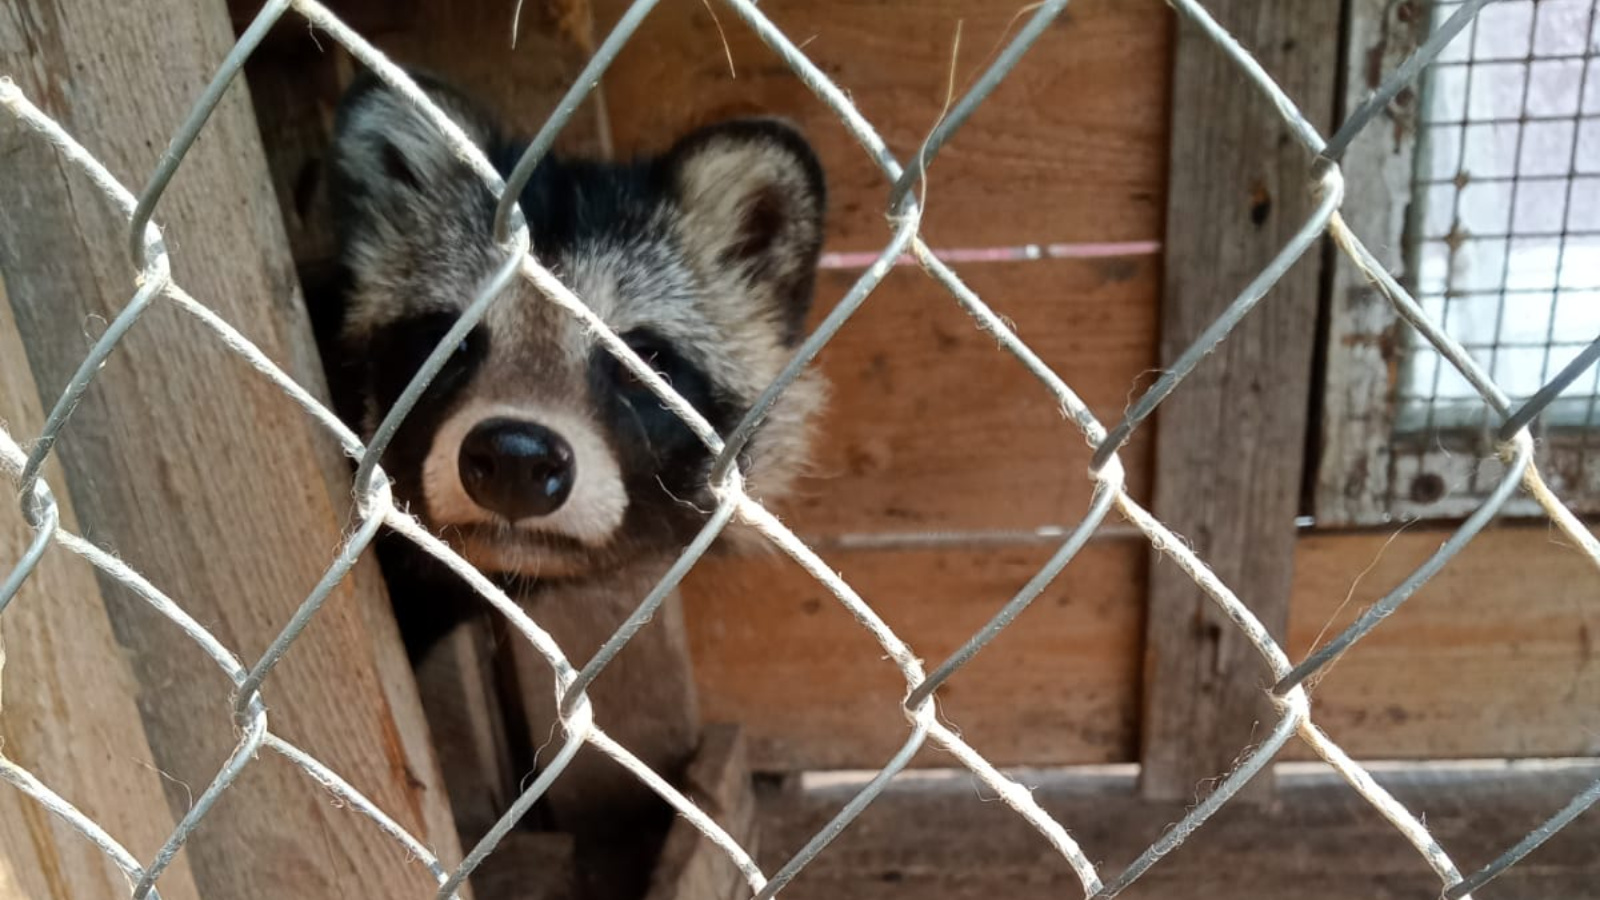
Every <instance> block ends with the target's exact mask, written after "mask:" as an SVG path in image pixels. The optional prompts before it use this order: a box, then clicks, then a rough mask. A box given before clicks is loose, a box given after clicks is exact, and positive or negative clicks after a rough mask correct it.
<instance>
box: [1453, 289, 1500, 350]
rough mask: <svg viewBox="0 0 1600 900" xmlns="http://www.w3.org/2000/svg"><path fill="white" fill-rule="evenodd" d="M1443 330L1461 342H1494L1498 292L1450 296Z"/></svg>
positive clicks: (1497, 314)
mask: <svg viewBox="0 0 1600 900" xmlns="http://www.w3.org/2000/svg"><path fill="white" fill-rule="evenodd" d="M1445 316H1446V319H1445V331H1446V333H1447V334H1449V335H1450V336H1451V337H1453V338H1455V339H1456V340H1458V341H1460V342H1461V343H1463V344H1469V345H1483V344H1492V343H1494V335H1495V326H1496V324H1497V320H1498V319H1499V316H1500V295H1499V294H1471V295H1468V296H1465V297H1452V298H1450V301H1449V309H1447V310H1446V312H1445Z"/></svg>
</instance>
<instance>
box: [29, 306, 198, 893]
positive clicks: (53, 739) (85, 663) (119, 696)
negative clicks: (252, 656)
mask: <svg viewBox="0 0 1600 900" xmlns="http://www.w3.org/2000/svg"><path fill="white" fill-rule="evenodd" d="M0 423H4V428H5V429H6V430H7V431H9V432H10V434H11V437H12V438H13V439H14V440H17V441H19V442H25V441H27V440H28V439H29V438H30V437H31V436H33V435H36V434H38V432H39V429H40V428H41V427H43V425H44V410H43V409H42V408H41V407H40V405H39V394H38V392H37V389H36V388H35V386H34V383H33V373H32V372H30V371H28V358H27V356H26V354H25V353H24V351H23V347H22V341H21V337H20V336H19V335H18V334H17V328H16V322H15V321H13V319H12V316H11V304H10V303H9V302H8V301H7V299H6V294H5V286H4V284H3V283H0ZM0 468H3V467H0ZM45 477H46V479H47V480H48V481H49V483H51V484H52V485H57V486H59V485H62V484H64V482H63V480H62V477H61V471H60V466H59V465H56V464H51V465H50V466H49V467H48V468H47V469H46V472H45ZM4 483H5V484H6V485H7V487H8V490H7V491H6V498H7V500H8V501H11V500H14V499H15V497H16V492H15V490H12V489H10V488H12V486H13V482H12V481H11V480H10V479H9V478H6V479H4ZM64 494H65V492H63V495H61V496H58V497H57V498H56V503H57V505H58V506H59V508H60V511H61V522H62V525H63V526H64V527H66V528H68V529H69V530H74V531H75V530H77V519H76V517H75V516H74V515H73V512H72V502H71V499H70V498H68V497H66V496H64ZM32 538H33V530H32V529H31V528H29V527H28V526H27V524H26V523H25V522H24V521H23V519H22V515H21V512H20V511H19V510H18V508H17V506H16V504H15V503H12V502H7V503H6V504H4V506H3V507H0V571H4V572H6V573H9V572H10V566H11V565H12V564H13V563H14V562H15V561H16V560H17V559H19V558H21V556H22V553H23V550H24V548H26V547H27V545H28V543H29V542H30V541H31V540H32ZM0 677H3V681H4V692H3V694H0V747H3V748H4V751H5V756H6V757H7V758H8V759H10V760H12V761H14V762H16V763H18V764H19V765H21V766H22V767H23V768H25V769H28V770H29V771H31V772H32V773H33V774H34V775H35V776H37V777H38V778H39V779H40V780H41V781H43V782H44V783H45V784H46V785H48V786H49V787H50V788H51V789H52V790H54V791H55V792H56V793H57V794H59V795H61V796H62V797H63V798H65V799H66V800H67V801H68V802H69V803H72V804H73V805H74V806H77V807H78V809H79V810H81V811H82V812H83V813H84V814H85V815H87V816H89V817H90V818H92V819H94V820H95V821H96V822H98V823H100V824H101V826H102V827H104V828H105V830H106V831H107V832H108V833H109V834H111V835H112V836H113V837H115V838H116V839H117V840H118V841H119V842H121V843H122V845H123V846H124V847H126V848H127V849H128V851H129V852H130V853H133V854H134V855H135V856H136V857H137V858H139V859H140V860H141V861H148V860H150V859H153V858H154V857H155V853H156V851H157V850H158V849H160V847H161V844H162V842H163V841H165V840H166V838H167V835H168V834H169V833H171V831H172V828H173V826H174V825H176V824H177V819H176V818H174V817H173V816H171V815H167V814H165V812H166V810H165V804H166V800H165V798H164V797H163V796H162V789H161V775H160V774H159V773H158V772H157V771H156V767H155V760H154V757H153V756H152V755H151V753H150V745H149V743H148V742H147V741H146V740H145V734H144V724H143V723H142V722H141V721H140V719H139V707H138V693H139V685H138V683H137V682H135V681H134V679H133V677H132V673H131V672H130V671H129V670H128V668H127V666H126V663H125V661H124V659H123V656H122V651H121V648H119V647H118V646H117V641H116V637H115V636H114V635H113V634H112V632H111V622H110V620H109V619H108V618H107V617H106V610H105V607H104V605H102V603H101V602H100V590H99V587H98V586H97V585H96V584H95V580H94V575H93V573H92V571H91V570H90V569H89V567H88V565H87V564H86V563H82V562H79V561H77V560H76V558H75V557H72V556H69V555H68V554H67V553H66V552H65V551H63V550H61V549H60V548H52V549H51V550H50V551H48V552H47V553H46V554H45V557H44V559H43V560H41V561H40V563H39V567H38V568H37V569H35V570H34V573H33V575H32V576H31V577H30V578H29V580H28V581H27V583H26V584H25V585H24V587H23V589H22V591H21V592H20V593H19V594H18V595H17V597H16V598H14V599H13V601H12V603H11V605H10V606H9V607H8V608H7V610H6V614H5V617H4V619H0ZM0 873H4V874H0V898H4V900H24V898H30V897H50V898H56V900H89V898H101V897H111V896H118V895H120V894H122V893H125V892H126V891H127V878H126V876H124V875H123V873H122V871H121V870H120V869H118V868H116V867H115V866H113V865H111V864H110V862H109V861H108V860H107V859H106V857H105V856H104V855H102V854H101V853H100V851H98V850H96V849H94V848H93V847H92V846H90V844H89V843H88V841H87V840H85V839H84V838H83V837H82V836H81V835H79V834H78V833H77V832H76V831H73V830H72V829H71V828H69V827H67V826H66V825H65V824H63V823H62V822H61V821H60V820H58V819H56V818H55V817H54V816H52V815H50V814H49V813H48V812H46V811H45V809H44V807H42V806H40V805H39V804H38V803H36V802H34V801H33V800H32V799H30V798H28V797H27V796H25V795H24V794H22V792H20V791H18V790H15V789H13V788H12V787H10V786H9V785H0ZM161 896H163V897H166V898H172V900H196V898H198V896H199V895H198V894H197V893H196V891H195V885H194V877H193V874H192V873H191V872H190V871H189V861H188V858H187V857H181V856H180V857H179V858H178V859H177V860H175V861H174V863H173V867H172V869H171V871H169V872H168V874H167V876H166V877H165V878H163V879H162V881H161Z"/></svg>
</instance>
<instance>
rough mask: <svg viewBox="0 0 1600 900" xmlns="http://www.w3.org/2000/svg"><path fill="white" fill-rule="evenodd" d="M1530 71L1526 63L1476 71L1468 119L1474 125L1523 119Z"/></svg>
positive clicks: (1485, 67) (1475, 68)
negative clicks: (1524, 82)
mask: <svg viewBox="0 0 1600 900" xmlns="http://www.w3.org/2000/svg"><path fill="white" fill-rule="evenodd" d="M1527 70H1528V67H1527V66H1525V65H1523V64H1522V63H1490V64H1487V65H1476V66H1473V67H1472V89H1471V90H1470V91H1469V92H1468V97H1467V118H1468V119H1469V120H1470V121H1473V122H1486V121H1490V120H1499V119H1516V118H1518V117H1519V116H1521V115H1522V92H1523V90H1524V84H1523V81H1524V79H1525V78H1526V77H1527Z"/></svg>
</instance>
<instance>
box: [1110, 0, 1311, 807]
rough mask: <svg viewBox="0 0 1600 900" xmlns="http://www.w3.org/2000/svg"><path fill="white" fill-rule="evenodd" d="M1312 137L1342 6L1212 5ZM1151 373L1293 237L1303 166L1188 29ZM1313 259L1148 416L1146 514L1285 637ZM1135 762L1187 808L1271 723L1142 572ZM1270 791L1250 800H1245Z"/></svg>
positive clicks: (1236, 642)
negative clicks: (1150, 451)
mask: <svg viewBox="0 0 1600 900" xmlns="http://www.w3.org/2000/svg"><path fill="white" fill-rule="evenodd" d="M1207 8H1208V9H1209V10H1210V12H1211V13H1212V15H1213V16H1215V17H1216V18H1217V19H1218V21H1220V22H1221V23H1222V25H1223V26H1224V27H1226V28H1228V29H1230V30H1231V31H1232V32H1233V33H1234V34H1235V35H1236V36H1237V37H1238V38H1239V40H1240V42H1241V43H1243V44H1244V46H1245V47H1246V48H1248V49H1249V50H1250V51H1251V52H1253V53H1255V54H1256V55H1257V57H1258V59H1259V60H1260V61H1261V64H1262V65H1263V66H1264V67H1265V69H1266V70H1267V72H1269V73H1270V74H1271V75H1272V76H1273V77H1274V78H1276V79H1277V80H1278V82H1279V84H1281V85H1282V86H1283V88H1284V90H1285V91H1286V92H1287V93H1288V94H1289V96H1290V97H1291V98H1293V99H1294V100H1295V102H1296V103H1298V104H1299V105H1300V107H1301V109H1302V110H1303V111H1304V112H1305V114H1306V115H1307V116H1308V117H1309V118H1310V120H1311V121H1312V122H1313V123H1314V124H1316V125H1318V126H1319V127H1323V128H1325V127H1326V124H1327V121H1328V119H1329V116H1330V114H1331V111H1332V107H1333V89H1334V73H1335V69H1336V61H1337V59H1338V49H1339V48H1338V40H1337V33H1338V32H1337V25H1338V20H1339V8H1338V5H1337V4H1331V3H1314V4H1308V5H1295V6H1292V7H1291V6H1289V5H1285V4H1279V3H1263V2H1258V0H1227V2H1220V3H1213V4H1210V5H1209V6H1208V7H1207ZM1172 72H1173V84H1174V85H1175V88H1174V95H1173V98H1172V143H1171V147H1170V151H1169V152H1170V162H1171V168H1170V173H1171V181H1170V187H1169V194H1168V209H1167V240H1166V287H1165V291H1164V292H1163V299H1162V304H1161V331H1162V338H1161V359H1162V360H1163V362H1164V363H1170V362H1171V361H1172V360H1174V359H1176V358H1177V357H1178V355H1179V354H1180V353H1182V352H1183V350H1184V349H1185V348H1186V347H1187V346H1188V345H1189V344H1190V343H1191V342H1192V341H1193V340H1194V339H1195V338H1196V337H1198V336H1199V334H1200V333H1201V332H1202V331H1203V330H1204V329H1205V328H1206V327H1207V326H1208V325H1210V324H1211V322H1212V320H1213V319H1214V318H1215V317H1216V316H1217V315H1218V314H1219V313H1220V312H1221V311H1222V310H1223V309H1224V308H1225V307H1226V306H1227V304H1229V303H1230V302H1232V300H1233V298H1234V297H1235V295H1237V293H1238V292H1239V291H1240V290H1242V289H1243V288H1244V286H1245V285H1246V284H1247V283H1249V281H1250V280H1251V279H1252V278H1254V277H1255V276H1256V274H1257V273H1259V272H1260V270H1261V269H1262V268H1263V267H1264V266H1265V265H1266V264H1267V263H1268V261H1269V260H1271V259H1272V257H1273V256H1274V255H1276V254H1277V253H1278V252H1279V251H1280V250H1281V249H1282V247H1283V245H1284V244H1285V243H1286V242H1287V241H1288V240H1289V238H1290V236H1291V235H1292V234H1293V233H1294V232H1295V231H1296V230H1298V229H1299V228H1300V227H1301V225H1302V224H1303V223H1304V221H1305V220H1306V218H1307V217H1308V215H1309V214H1310V212H1311V210H1312V208H1313V206H1314V198H1313V197H1312V195H1311V192H1310V190H1309V184H1310V174H1309V173H1310V159H1309V155H1308V154H1307V152H1306V151H1305V150H1304V148H1302V147H1300V146H1299V145H1298V143H1296V141H1295V139H1294V138H1293V137H1292V136H1291V135H1290V133H1289V131H1288V128H1287V126H1286V125H1285V124H1284V123H1283V121H1282V119H1281V118H1280V117H1279V116H1278V114H1277V112H1276V111H1275V110H1274V109H1273V108H1272V106H1271V104H1270V103H1269V102H1267V101H1266V100H1265V99H1263V98H1261V97H1260V96H1259V94H1257V92H1256V90H1255V88H1254V87H1252V86H1251V85H1250V83H1249V82H1248V81H1247V79H1246V78H1245V76H1244V75H1243V73H1242V72H1241V70H1240V69H1239V66H1238V65H1237V64H1236V63H1234V62H1233V61H1231V60H1229V59H1228V58H1227V57H1226V56H1225V55H1224V54H1223V53H1222V51H1221V50H1220V49H1219V48H1218V47H1217V46H1216V44H1215V43H1214V42H1213V41H1212V40H1211V39H1210V38H1208V37H1206V36H1205V35H1203V34H1202V33H1200V31H1199V30H1198V29H1197V28H1195V27H1194V26H1192V25H1188V24H1185V25H1183V26H1182V27H1180V28H1179V32H1178V39H1177V45H1176V51H1175V55H1174V59H1173V63H1172ZM1319 261H1320V254H1319V253H1318V252H1317V250H1316V249H1315V248H1313V250H1312V251H1311V252H1310V253H1309V254H1307V258H1306V259H1303V260H1302V261H1301V262H1300V264H1299V265H1297V266H1296V267H1295V268H1294V269H1293V270H1291V271H1290V272H1289V273H1288V275H1287V276H1286V277H1285V278H1284V279H1283V280H1282V281H1281V282H1280V283H1279V284H1278V286H1277V287H1276V288H1275V289H1274V290H1273V292H1272V293H1271V294H1269V295H1268V296H1267V297H1266V299H1265V300H1264V301H1263V302H1262V304H1261V306H1260V307H1258V308H1257V309H1256V310H1255V311H1254V312H1253V313H1252V314H1251V315H1250V316H1249V317H1248V318H1247V319H1246V320H1245V321H1244V322H1243V323H1241V324H1240V325H1239V327H1238V328H1236V329H1235V330H1234V332H1233V334H1232V335H1231V336H1230V337H1229V338H1228V339H1227V341H1226V342H1224V343H1223V345H1222V346H1221V347H1220V348H1219V349H1217V350H1216V351H1215V352H1214V353H1213V354H1211V355H1210V356H1208V357H1207V358H1206V359H1205V360H1204V361H1203V362H1202V363H1201V365H1200V367H1199V368H1198V369H1197V370H1196V371H1195V372H1194V373H1193V374H1192V375H1190V376H1189V378H1188V379H1187V380H1186V381H1185V382H1184V384H1183V385H1182V386H1181V387H1180V388H1179V389H1178V390H1177V392H1176V393H1174V394H1173V395H1172V396H1171V397H1170V398H1169V399H1168V400H1167V402H1166V403H1165V404H1163V405H1162V407H1161V408H1160V409H1159V410H1158V412H1157V413H1156V421H1155V423H1154V425H1155V427H1156V429H1157V437H1156V451H1155V456H1156V462H1155V501H1154V512H1155V514H1156V515H1157V517H1159V518H1160V519H1162V520H1163V521H1164V522H1166V523H1167V524H1168V525H1169V526H1170V527H1171V528H1172V529H1173V530H1174V531H1176V532H1177V533H1178V534H1180V535H1183V536H1185V537H1186V538H1188V539H1189V540H1190V541H1192V543H1193V546H1194V549H1195V550H1196V551H1198V552H1199V554H1200V556H1201V558H1202V559H1205V560H1206V561H1207V562H1208V563H1210V564H1211V566H1212V567H1213V569H1214V570H1215V571H1216V573H1217V574H1218V575H1219V576H1220V577H1221V578H1222V580H1223V581H1224V582H1225V583H1227V584H1228V585H1229V586H1231V587H1232V588H1233V589H1234V591H1235V592H1236V593H1237V594H1238V595H1239V597H1240V599H1242V600H1243V602H1244V603H1245V604H1246V605H1247V606H1249V607H1250V608H1251V610H1253V611H1254V612H1255V614H1256V616H1257V617H1258V618H1259V619H1261V621H1262V624H1264V625H1265V626H1266V627H1267V629H1268V630H1269V631H1270V632H1272V633H1273V634H1274V635H1282V634H1283V630H1284V626H1285V624H1286V622H1287V618H1288V598H1289V583H1290V577H1291V574H1292V572H1293V566H1294V549H1295V526H1294V520H1295V516H1296V515H1297V513H1298V512H1299V503H1300V492H1301V472H1302V467H1303V461H1304V455H1305V447H1306V433H1307V423H1308V419H1309V412H1308V410H1309V404H1310V392H1311V355H1312V348H1313V345H1314V343H1315V336H1316V323H1317V307H1318V291H1319V273H1320V265H1319ZM1149 603H1150V613H1149V623H1150V628H1149V633H1148V637H1147V642H1148V643H1147V647H1146V657H1145V659H1146V664H1145V674H1146V678H1145V695H1144V709H1145V714H1144V725H1143V728H1142V729H1141V737H1140V740H1141V745H1142V746H1141V751H1140V760H1141V762H1142V763H1143V766H1144V768H1143V785H1144V790H1145V792H1146V793H1147V794H1148V795H1149V796H1151V797H1156V798H1162V799H1177V798H1180V797H1190V796H1192V795H1193V794H1194V791H1195V788H1196V786H1197V785H1199V784H1201V783H1202V782H1204V781H1206V780H1207V779H1211V778H1215V777H1217V776H1219V775H1222V774H1225V773H1226V772H1227V771H1228V770H1229V769H1230V768H1231V767H1232V764H1233V762H1234V760H1235V759H1236V758H1237V757H1238V754H1239V751H1240V750H1241V748H1243V747H1245V746H1246V745H1248V744H1249V743H1250V742H1251V741H1252V739H1254V738H1259V737H1260V735H1261V734H1262V731H1263V727H1264V726H1263V725H1262V723H1264V722H1268V721H1270V720H1271V706H1270V705H1269V704H1268V703H1267V700H1266V697H1265V695H1264V694H1263V692H1262V687H1263V682H1266V681H1270V677H1269V673H1268V672H1267V669H1266V667H1265V665H1264V663H1263V662H1262V660H1261V658H1260V656H1259V654H1258V653H1257V652H1256V650H1255V648H1254V647H1253V646H1251V645H1250V643H1249V642H1248V641H1247V640H1246V639H1245V637H1244V635H1243V634H1242V633H1241V632H1240V631H1239V630H1238V629H1237V628H1236V627H1234V626H1233V625H1232V624H1231V623H1230V622H1229V621H1228V619H1227V618H1226V617H1225V616H1224V615H1223V614H1222V613H1221V611H1220V610H1219V609H1217V607H1216V606H1215V604H1214V603H1213V602H1212V601H1211V600H1210V599H1209V598H1207V597H1206V596H1205V595H1204V593H1203V592H1202V591H1201V590H1200V588H1199V587H1198V586H1197V585H1195V583H1194V582H1193V581H1192V580H1191V579H1190V578H1189V577H1188V576H1187V575H1185V574H1183V573H1182V572H1181V571H1179V569H1178V568H1177V567H1176V566H1175V565H1173V564H1172V563H1171V562H1169V561H1166V560H1165V559H1156V560H1155V561H1153V562H1152V567H1151V575H1150V599H1149ZM1270 781H1271V779H1270V778H1258V779H1256V780H1254V781H1253V782H1251V784H1250V786H1249V787H1247V789H1246V791H1247V793H1248V794H1249V795H1250V796H1252V797H1257V798H1259V797H1261V796H1262V795H1263V794H1264V792H1265V791H1266V790H1267V789H1269V788H1270Z"/></svg>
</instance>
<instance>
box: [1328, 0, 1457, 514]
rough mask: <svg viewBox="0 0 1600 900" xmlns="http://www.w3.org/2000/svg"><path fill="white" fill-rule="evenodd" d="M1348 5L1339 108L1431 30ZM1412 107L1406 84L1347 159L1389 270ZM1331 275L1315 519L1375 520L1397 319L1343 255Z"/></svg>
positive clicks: (1369, 237) (1355, 194)
mask: <svg viewBox="0 0 1600 900" xmlns="http://www.w3.org/2000/svg"><path fill="white" fill-rule="evenodd" d="M1348 5H1349V13H1348V15H1347V16H1346V18H1345V28H1346V31H1347V45H1348V46H1349V48H1350V49H1349V51H1347V55H1346V56H1347V58H1346V60H1345V62H1344V68H1345V78H1344V83H1345V88H1344V93H1343V96H1342V97H1340V103H1341V107H1342V110H1343V115H1349V114H1350V113H1351V112H1354V111H1355V109H1356V107H1357V106H1359V105H1360V104H1361V103H1362V102H1363V101H1364V100H1366V98H1367V97H1368V96H1369V95H1370V94H1371V92H1372V91H1374V90H1376V89H1377V87H1378V85H1379V84H1380V82H1381V81H1382V79H1383V78H1384V77H1385V76H1387V75H1388V74H1389V73H1390V72H1393V71H1394V69H1395V67H1396V66H1398V65H1399V64H1400V62H1401V61H1403V60H1404V59H1405V58H1406V56H1408V55H1409V54H1410V53H1411V51H1412V50H1414V49H1416V47H1417V45H1418V44H1419V43H1420V42H1421V41H1422V40H1423V39H1424V38H1426V37H1427V33H1428V22H1429V18H1430V15H1431V14H1430V13H1429V12H1427V11H1419V9H1417V8H1414V7H1410V6H1408V5H1407V4H1397V3H1389V2H1387V0H1350V2H1349V4H1348ZM1418 113H1419V110H1418V104H1417V102H1416V92H1415V91H1413V90H1409V89H1408V90H1405V91H1402V92H1401V93H1400V95H1399V96H1397V97H1396V98H1395V101H1394V102H1393V103H1391V104H1389V108H1388V109H1387V110H1385V112H1384V113H1383V114H1382V115H1380V116H1379V117H1378V119H1377V120H1376V121H1374V122H1373V123H1372V124H1371V125H1369V126H1367V129H1366V130H1365V131H1364V132H1362V133H1361V134H1360V135H1359V136H1358V137H1357V138H1356V139H1355V140H1354V141H1353V142H1352V143H1351V144H1350V148H1349V149H1348V150H1347V151H1346V152H1345V156H1344V160H1343V168H1344V171H1345V173H1346V181H1345V203H1344V208H1343V215H1344V217H1345V221H1346V222H1347V223H1348V224H1349V225H1350V228H1351V229H1352V230H1353V231H1354V232H1355V233H1356V234H1357V235H1358V236H1360V237H1361V238H1362V240H1364V241H1365V242H1366V243H1367V246H1368V247H1369V248H1370V249H1371V250H1372V252H1373V253H1374V254H1376V255H1377V257H1378V259H1379V261H1381V262H1382V263H1383V265H1384V266H1385V267H1386V268H1388V269H1389V271H1391V272H1395V273H1403V272H1404V268H1405V267H1404V260H1403V259H1402V254H1401V251H1402V249H1403V247H1404V242H1403V241H1402V240H1401V238H1402V235H1403V233H1404V232H1405V218H1406V210H1407V208H1408V207H1409V206H1410V200H1411V179H1412V177H1413V175H1414V171H1413V151H1414V150H1415V148H1416V124H1417V116H1418ZM1331 282H1332V283H1331V289H1330V293H1329V300H1328V334H1327V339H1326V344H1325V348H1326V359H1327V363H1326V369H1325V373H1326V374H1325V375H1324V378H1323V383H1324V388H1323V391H1322V396H1321V398H1320V399H1321V402H1322V415H1321V432H1320V435H1319V446H1318V462H1317V470H1316V496H1315V507H1314V508H1315V511H1316V517H1317V522H1318V524H1325V525H1329V526H1339V525H1350V524H1368V525H1371V524H1376V523H1379V522H1383V521H1385V516H1386V514H1387V513H1389V512H1390V510H1389V509H1388V507H1387V503H1386V501H1387V499H1388V496H1389V491H1390V477H1391V473H1390V471H1389V468H1390V462H1391V460H1390V456H1391V453H1390V448H1389V440H1390V435H1391V431H1392V426H1393V424H1394V420H1393V415H1394V410H1393V408H1392V396H1393V393H1394V388H1395V384H1396V382H1397V380H1398V378H1399V374H1400V373H1399V363H1400V357H1399V347H1398V342H1399V341H1401V340H1403V339H1404V336H1403V335H1402V334H1401V328H1402V323H1400V321H1399V317H1398V315H1397V314H1396V313H1395V311H1394V307H1393V306H1391V305H1390V304H1389V301H1387V300H1385V299H1384V298H1383V295H1382V294H1380V293H1378V291H1377V290H1376V289H1374V288H1373V287H1372V285H1371V284H1370V282H1369V281H1368V280H1367V278H1366V276H1364V275H1362V274H1361V273H1360V272H1359V271H1357V269H1356V267H1355V264H1354V263H1352V262H1350V261H1349V260H1348V259H1346V258H1344V257H1343V256H1342V255H1340V256H1339V257H1337V263H1336V264H1335V265H1334V266H1333V269H1332V272H1331ZM1404 490H1405V489H1402V492H1404Z"/></svg>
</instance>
